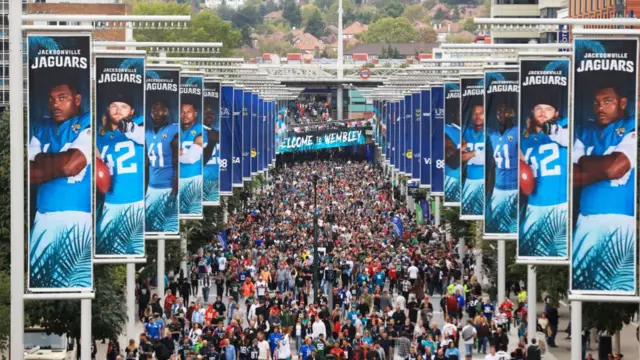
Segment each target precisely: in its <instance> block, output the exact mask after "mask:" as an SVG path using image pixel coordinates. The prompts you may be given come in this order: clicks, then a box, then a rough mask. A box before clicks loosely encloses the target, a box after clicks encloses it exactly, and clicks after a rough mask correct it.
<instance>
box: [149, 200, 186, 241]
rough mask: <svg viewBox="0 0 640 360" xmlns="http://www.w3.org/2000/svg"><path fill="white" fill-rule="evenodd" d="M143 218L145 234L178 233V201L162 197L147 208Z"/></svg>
mask: <svg viewBox="0 0 640 360" xmlns="http://www.w3.org/2000/svg"><path fill="white" fill-rule="evenodd" d="M145 216H146V221H145V231H146V232H171V233H173V232H178V199H177V198H176V196H175V195H171V194H170V193H167V194H165V195H163V196H162V197H160V198H159V199H157V200H156V201H155V202H153V203H152V204H151V205H149V207H147V211H146V213H145Z"/></svg>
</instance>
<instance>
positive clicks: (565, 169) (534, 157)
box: [517, 58, 569, 263]
mask: <svg viewBox="0 0 640 360" xmlns="http://www.w3.org/2000/svg"><path fill="white" fill-rule="evenodd" d="M568 105H569V60H568V59H560V58H548V59H544V58H523V59H521V60H520V104H519V111H520V131H519V134H520V138H519V140H518V141H519V145H520V154H522V155H521V157H520V161H519V164H520V172H519V173H520V174H521V175H520V180H519V187H520V191H519V192H518V194H519V195H518V208H519V211H518V217H519V218H518V219H519V220H518V248H517V249H518V250H517V259H518V261H519V262H522V263H527V262H529V263H535V262H536V261H540V260H544V261H548V260H562V261H566V260H568V256H569V255H568V251H567V250H568V242H567V234H568V233H569V229H568V226H569V222H568V218H567V211H568V196H567V194H568V189H569V178H568V176H567V175H568V174H569V153H568V151H567V150H568V147H569V127H568V125H569V124H568V110H569V109H568Z"/></svg>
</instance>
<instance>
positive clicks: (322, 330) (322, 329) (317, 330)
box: [312, 317, 327, 339]
mask: <svg viewBox="0 0 640 360" xmlns="http://www.w3.org/2000/svg"><path fill="white" fill-rule="evenodd" d="M312 329H313V338H314V339H317V338H318V337H320V334H323V335H324V336H325V337H326V336H327V327H326V326H324V323H323V322H322V321H321V320H320V318H319V317H318V318H316V321H314V322H313V326H312Z"/></svg>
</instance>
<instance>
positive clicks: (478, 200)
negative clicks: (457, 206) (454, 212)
mask: <svg viewBox="0 0 640 360" xmlns="http://www.w3.org/2000/svg"><path fill="white" fill-rule="evenodd" d="M469 189H470V188H467V190H466V191H464V190H463V192H462V211H461V214H464V215H482V210H483V208H484V185H483V186H480V187H477V188H475V189H474V190H469Z"/></svg>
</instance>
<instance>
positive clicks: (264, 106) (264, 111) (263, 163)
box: [258, 98, 268, 172]
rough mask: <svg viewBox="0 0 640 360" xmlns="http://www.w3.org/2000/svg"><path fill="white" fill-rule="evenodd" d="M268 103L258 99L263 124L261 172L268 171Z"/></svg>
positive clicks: (261, 124)
mask: <svg viewBox="0 0 640 360" xmlns="http://www.w3.org/2000/svg"><path fill="white" fill-rule="evenodd" d="M267 103H268V102H267V101H264V99H263V98H259V99H258V107H259V108H260V110H261V111H262V113H261V114H260V116H261V119H262V122H261V123H260V127H259V129H260V134H261V138H260V140H261V143H260V151H259V152H258V153H259V155H258V159H259V160H260V169H261V171H263V172H265V171H267Z"/></svg>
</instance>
